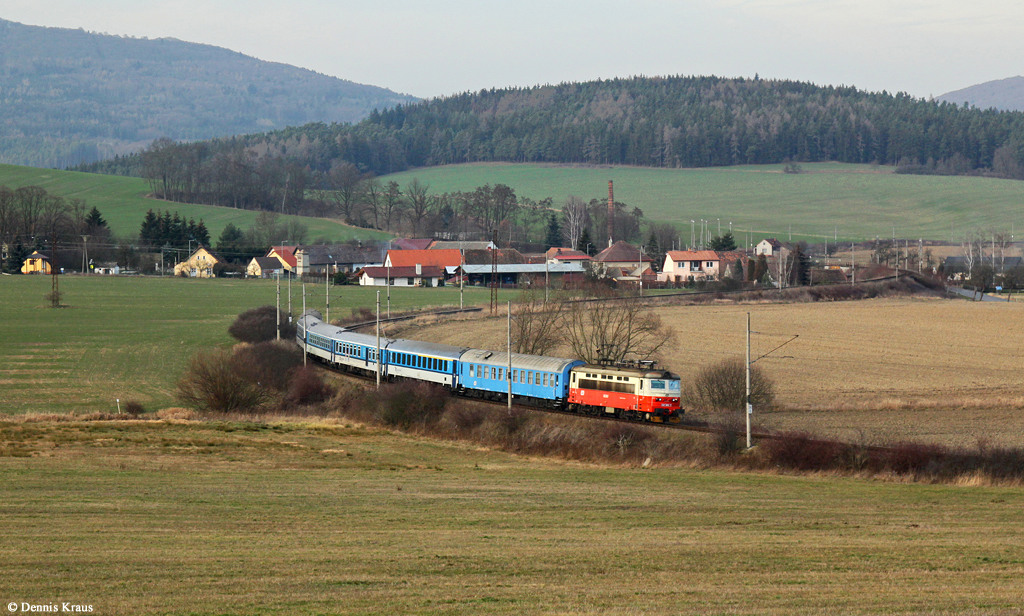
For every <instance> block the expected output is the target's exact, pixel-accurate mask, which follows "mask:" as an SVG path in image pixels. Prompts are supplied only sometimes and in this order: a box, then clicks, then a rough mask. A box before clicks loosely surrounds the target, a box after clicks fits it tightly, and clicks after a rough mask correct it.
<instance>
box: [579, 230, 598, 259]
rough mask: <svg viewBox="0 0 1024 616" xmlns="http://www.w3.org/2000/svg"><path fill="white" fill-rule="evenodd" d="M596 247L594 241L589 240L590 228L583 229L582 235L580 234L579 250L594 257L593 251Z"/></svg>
mask: <svg viewBox="0 0 1024 616" xmlns="http://www.w3.org/2000/svg"><path fill="white" fill-rule="evenodd" d="M596 248H597V246H594V240H592V239H590V228H589V227H584V228H583V233H581V234H580V247H579V249H580V250H581V251H583V252H585V253H587V254H588V255H590V256H594V254H595V252H594V250H595V249H596Z"/></svg>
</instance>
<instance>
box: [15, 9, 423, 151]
mask: <svg viewBox="0 0 1024 616" xmlns="http://www.w3.org/2000/svg"><path fill="white" fill-rule="evenodd" d="M415 100H416V99H415V98H414V97H411V96H406V95H402V94H396V93H395V92H392V91H390V90H386V89H384V88H378V87H374V86H366V85H360V84H356V83H353V82H350V81H345V80H342V79H337V78H334V77H328V76H326V75H321V74H318V73H315V72H313V71H309V70H305V69H300V68H296V67H293V66H288V65H285V64H277V63H272V62H264V61H261V60H257V59H256V58H252V57H248V56H245V55H242V54H240V53H237V52H233V51H229V50H227V49H222V48H219V47H212V46H209V45H200V44H195V43H186V42H183V41H178V40H174V39H156V40H147V39H135V38H129V37H120V36H109V35H104V34H95V33H90V32H85V31H83V30H69V29H63V28H43V27H36V26H27V25H23V24H19V23H14V22H10V21H4V20H0V163H13V164H21V165H32V166H40V167H51V166H58V167H65V166H69V165H74V164H78V163H80V162H89V161H93V160H97V159H99V158H108V157H111V156H113V155H115V154H124V153H125V152H130V151H134V150H138V149H140V148H141V147H143V146H145V145H146V144H148V143H150V142H152V141H153V139H155V138H158V137H169V138H172V139H177V140H195V139H209V138H213V137H219V136H227V135H237V134H244V133H253V132H266V131H268V130H274V129H278V128H282V127H286V126H295V125H301V124H306V123H308V122H356V121H359V120H361V119H362V118H365V117H366V116H367V114H369V112H370V111H371V110H372V109H374V108H377V107H380V108H384V107H389V106H393V105H395V104H399V103H410V102H413V101H415Z"/></svg>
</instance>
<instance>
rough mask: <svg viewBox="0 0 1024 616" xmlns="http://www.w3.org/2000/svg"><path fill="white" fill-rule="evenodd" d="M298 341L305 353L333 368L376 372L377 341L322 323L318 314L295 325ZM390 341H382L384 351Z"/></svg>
mask: <svg viewBox="0 0 1024 616" xmlns="http://www.w3.org/2000/svg"><path fill="white" fill-rule="evenodd" d="M295 337H296V339H297V341H298V343H299V344H300V345H301V344H303V338H305V348H306V352H307V353H308V354H310V355H313V356H315V357H319V358H320V359H322V360H323V361H324V362H326V363H327V364H330V365H332V366H347V367H349V368H354V369H356V370H360V371H363V372H374V373H375V372H376V371H377V337H376V336H370V335H367V334H359V333H356V332H353V331H349V330H347V329H345V328H343V327H338V326H337V325H330V324H328V323H324V322H323V321H321V320H320V317H319V314H318V313H316V312H315V311H309V312H308V313H307V314H305V315H303V316H302V317H301V318H300V319H299V320H298V323H297V324H296V332H295ZM390 342H391V340H389V339H387V338H381V339H380V346H381V349H382V352H381V354H382V355H383V354H384V352H383V349H385V348H386V347H387V345H388V344H389V343H390Z"/></svg>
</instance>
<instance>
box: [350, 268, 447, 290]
mask: <svg viewBox="0 0 1024 616" xmlns="http://www.w3.org/2000/svg"><path fill="white" fill-rule="evenodd" d="M443 281H444V268H443V267H440V266H436V265H427V266H422V265H413V266H401V267H380V266H376V265H373V266H367V267H364V268H363V269H361V270H359V284H361V285H363V286H378V287H383V286H386V285H390V286H393V287H437V286H441V285H442V284H443Z"/></svg>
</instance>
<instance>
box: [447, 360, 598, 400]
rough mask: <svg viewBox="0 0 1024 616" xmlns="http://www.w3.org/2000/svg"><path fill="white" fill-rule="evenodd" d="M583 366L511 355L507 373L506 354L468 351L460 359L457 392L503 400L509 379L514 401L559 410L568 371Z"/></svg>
mask: <svg viewBox="0 0 1024 616" xmlns="http://www.w3.org/2000/svg"><path fill="white" fill-rule="evenodd" d="M583 363H584V362H582V361H580V360H578V359H563V358H560V357H544V356H541V355H523V354H520V353H512V370H511V374H509V355H508V353H500V352H496V351H487V350H483V349H470V350H467V351H466V352H465V353H463V354H462V357H461V358H460V359H459V391H460V393H464V394H465V395H470V396H473V395H475V396H478V397H481V398H487V399H489V400H506V399H508V386H509V383H508V379H509V376H511V380H512V398H513V400H515V399H521V400H520V401H522V402H525V403H533V404H537V403H541V404H543V405H544V406H550V407H552V408H562V407H563V406H564V404H565V401H566V400H567V399H568V397H569V371H570V370H572V369H573V368H574V367H575V366H581V365H583Z"/></svg>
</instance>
